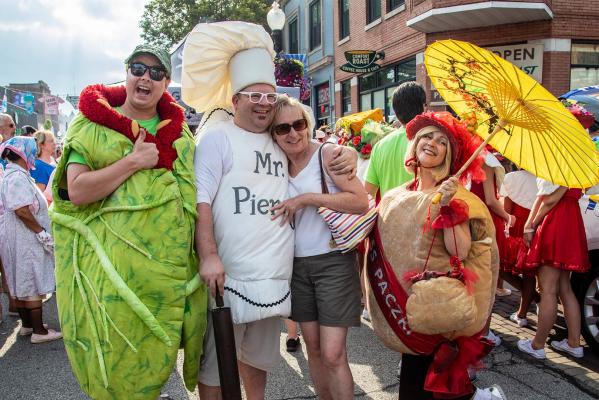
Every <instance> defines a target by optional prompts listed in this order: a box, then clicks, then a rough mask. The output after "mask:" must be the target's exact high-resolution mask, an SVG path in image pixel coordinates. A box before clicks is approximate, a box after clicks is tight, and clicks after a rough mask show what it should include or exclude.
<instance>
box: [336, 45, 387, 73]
mask: <svg viewBox="0 0 599 400" xmlns="http://www.w3.org/2000/svg"><path fill="white" fill-rule="evenodd" d="M384 58H385V52H384V51H374V50H351V51H346V52H345V59H346V60H347V63H346V64H343V65H342V66H341V67H339V69H341V71H345V72H351V73H354V74H364V73H368V72H374V71H377V70H379V69H380V68H381V66H380V65H379V64H376V63H375V62H376V61H377V60H382V59H384Z"/></svg>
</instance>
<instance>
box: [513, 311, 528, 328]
mask: <svg viewBox="0 0 599 400" xmlns="http://www.w3.org/2000/svg"><path fill="white" fill-rule="evenodd" d="M510 321H512V322H515V323H516V324H517V325H518V326H519V327H520V328H522V327H525V326H526V325H528V320H527V319H526V318H520V317H519V316H518V312H517V311H516V312H515V313H513V314H512V315H510Z"/></svg>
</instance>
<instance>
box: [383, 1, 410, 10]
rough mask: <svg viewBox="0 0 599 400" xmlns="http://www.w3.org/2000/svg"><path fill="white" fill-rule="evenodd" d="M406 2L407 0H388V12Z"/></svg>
mask: <svg viewBox="0 0 599 400" xmlns="http://www.w3.org/2000/svg"><path fill="white" fill-rule="evenodd" d="M404 4H406V2H405V0H387V12H391V11H393V10H395V9H396V8H399V7H401V6H403V5H404Z"/></svg>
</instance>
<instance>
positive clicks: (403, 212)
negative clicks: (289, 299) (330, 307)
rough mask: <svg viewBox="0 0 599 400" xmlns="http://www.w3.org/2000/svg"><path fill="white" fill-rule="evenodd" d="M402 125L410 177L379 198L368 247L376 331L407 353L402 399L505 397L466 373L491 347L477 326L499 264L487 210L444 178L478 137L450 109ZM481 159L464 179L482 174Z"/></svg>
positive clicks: (487, 307) (488, 308)
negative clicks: (437, 197) (477, 383)
mask: <svg viewBox="0 0 599 400" xmlns="http://www.w3.org/2000/svg"><path fill="white" fill-rule="evenodd" d="M406 132H407V136H408V139H410V141H411V143H410V146H409V148H408V151H407V154H406V157H405V159H406V168H407V169H408V170H409V171H410V172H413V173H414V175H415V178H414V181H413V182H409V183H406V184H404V185H403V186H400V187H398V188H396V189H394V190H391V191H389V192H388V193H386V194H385V196H384V197H383V198H382V200H381V203H380V205H379V207H380V208H379V220H378V223H377V229H375V231H374V232H373V235H372V236H373V238H372V239H373V240H371V243H372V245H371V249H370V252H369V260H370V263H369V264H370V265H369V267H368V278H369V281H370V287H369V288H368V289H369V290H368V292H369V293H368V302H369V303H368V306H369V309H370V310H371V316H372V324H373V327H374V330H375V332H376V334H377V335H378V337H379V338H380V339H381V340H382V341H383V342H384V344H385V345H386V346H388V347H389V348H391V349H393V350H395V351H398V352H401V353H403V359H402V360H403V361H402V368H401V374H400V389H399V397H400V399H410V400H414V399H416V400H417V399H433V398H452V399H470V398H474V399H483V398H485V399H503V394H502V393H501V390H500V389H499V388H498V387H492V388H488V389H485V390H480V389H477V390H476V391H475V390H474V389H475V388H474V387H473V386H472V384H471V383H470V379H469V377H468V371H467V369H468V367H472V366H474V367H476V366H478V365H479V364H480V360H481V359H482V358H483V357H484V356H485V355H486V354H488V352H489V351H490V350H491V345H490V342H488V341H486V340H484V339H481V331H482V330H483V328H484V325H485V322H486V320H487V317H488V316H489V313H490V312H491V307H492V305H493V300H494V296H495V286H496V283H497V274H498V265H499V257H498V253H497V244H496V242H495V229H494V226H493V221H492V219H491V216H490V214H489V211H488V209H487V207H486V206H485V204H484V203H483V202H481V201H480V199H478V197H476V195H474V194H472V193H470V192H469V191H468V190H466V189H465V188H464V187H463V186H461V184H460V182H459V180H458V178H456V177H450V175H453V174H455V173H456V172H457V171H458V170H459V169H460V167H462V165H464V164H465V162H466V160H467V159H468V158H469V157H470V155H472V153H473V152H474V149H475V148H476V147H477V144H478V143H476V139H475V138H474V136H472V135H470V134H469V133H468V131H467V130H466V128H465V127H464V126H463V125H462V124H461V123H460V122H459V121H457V120H456V119H455V118H453V117H452V116H451V114H449V113H432V112H429V113H424V114H421V115H419V116H417V117H416V118H415V119H414V120H412V121H411V122H410V123H409V124H408V125H407V127H406ZM482 162H483V160H482V157H478V158H476V159H475V161H474V162H473V163H472V164H471V165H470V166H469V167H468V169H467V170H466V172H465V173H464V174H462V178H464V179H466V178H467V177H470V178H471V179H472V180H474V181H480V180H481V179H484V172H482V169H481V165H482ZM437 193H440V194H441V200H440V201H439V203H438V204H432V201H433V198H434V197H435V195H436V194H437ZM473 393H474V396H473Z"/></svg>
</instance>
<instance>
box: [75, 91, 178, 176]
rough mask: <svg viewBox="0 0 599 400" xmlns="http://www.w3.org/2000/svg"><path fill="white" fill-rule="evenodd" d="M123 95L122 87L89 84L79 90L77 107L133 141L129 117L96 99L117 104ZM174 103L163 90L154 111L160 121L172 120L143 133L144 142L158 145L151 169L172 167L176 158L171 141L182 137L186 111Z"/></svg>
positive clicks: (115, 105) (97, 122) (92, 118)
mask: <svg viewBox="0 0 599 400" xmlns="http://www.w3.org/2000/svg"><path fill="white" fill-rule="evenodd" d="M126 98H127V93H126V91H125V87H124V86H114V87H108V86H104V85H91V86H88V87H86V88H85V89H83V91H82V92H81V96H80V98H79V110H80V111H81V113H82V114H83V115H84V116H85V117H86V118H87V119H89V120H90V121H92V122H95V123H96V124H99V125H102V126H105V127H107V128H110V129H112V130H113V131H116V132H119V133H121V134H123V135H124V136H126V137H127V138H128V139H129V140H131V142H132V143H135V140H136V138H135V136H134V135H133V131H132V120H131V119H130V118H128V117H126V116H124V115H122V114H119V113H118V112H117V111H116V110H114V109H109V108H107V107H106V106H104V105H102V104H101V103H99V102H98V99H103V100H106V101H107V102H108V104H110V105H111V106H112V107H118V106H122V105H123V104H124V103H125V99H126ZM173 102H175V99H174V98H173V97H172V96H171V95H170V93H168V92H166V91H165V92H164V94H163V95H162V98H161V99H160V101H159V102H158V105H157V106H156V110H157V111H158V116H159V117H160V120H161V121H163V120H166V119H170V120H171V122H170V123H169V124H167V125H165V126H163V127H161V128H160V129H158V131H157V132H156V135H146V142H148V143H155V144H156V147H157V148H158V164H156V166H155V167H154V168H166V169H169V170H172V169H173V162H174V161H175V160H176V159H177V151H176V150H175V148H174V147H173V143H174V141H175V140H177V139H179V138H180V137H181V131H182V130H183V122H185V114H184V112H183V110H182V109H181V108H179V107H178V106H177V105H174V104H171V103H173ZM175 104H176V103H175Z"/></svg>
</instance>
